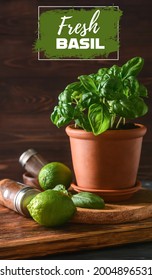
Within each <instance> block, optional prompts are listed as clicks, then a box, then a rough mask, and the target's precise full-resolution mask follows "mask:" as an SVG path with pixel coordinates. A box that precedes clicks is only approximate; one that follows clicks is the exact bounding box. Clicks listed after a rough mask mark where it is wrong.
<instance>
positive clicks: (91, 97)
mask: <svg viewBox="0 0 152 280" xmlns="http://www.w3.org/2000/svg"><path fill="white" fill-rule="evenodd" d="M80 102H81V106H82V108H89V106H90V105H91V104H93V103H96V102H99V96H98V95H97V94H95V93H93V92H86V93H82V95H81V100H80Z"/></svg>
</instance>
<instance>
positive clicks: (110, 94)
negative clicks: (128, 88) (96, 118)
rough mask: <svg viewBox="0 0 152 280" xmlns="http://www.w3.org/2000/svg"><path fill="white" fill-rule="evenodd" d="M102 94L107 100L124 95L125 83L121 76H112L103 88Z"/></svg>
mask: <svg viewBox="0 0 152 280" xmlns="http://www.w3.org/2000/svg"><path fill="white" fill-rule="evenodd" d="M100 92H101V96H103V97H105V98H106V99H107V100H116V99H119V98H120V97H121V96H122V95H123V84H122V82H121V80H120V78H116V77H112V78H109V79H107V80H106V81H105V82H104V83H103V85H102V87H101V89H100Z"/></svg>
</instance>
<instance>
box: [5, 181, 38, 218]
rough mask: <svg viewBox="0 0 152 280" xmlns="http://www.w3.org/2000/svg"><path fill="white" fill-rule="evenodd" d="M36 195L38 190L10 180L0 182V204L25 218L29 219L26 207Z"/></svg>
mask: <svg viewBox="0 0 152 280" xmlns="http://www.w3.org/2000/svg"><path fill="white" fill-rule="evenodd" d="M38 193H40V191H39V190H38V189H34V188H32V187H30V186H27V185H25V184H22V183H19V182H16V181H13V180H10V179H4V180H1V181H0V204H1V205H3V206H5V207H7V208H9V209H12V210H14V211H16V212H18V213H19V214H22V215H23V216H26V217H30V214H29V212H28V209H27V205H28V204H29V202H30V201H31V199H32V198H34V196H35V195H37V194H38Z"/></svg>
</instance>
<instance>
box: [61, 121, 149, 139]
mask: <svg viewBox="0 0 152 280" xmlns="http://www.w3.org/2000/svg"><path fill="white" fill-rule="evenodd" d="M134 124H135V125H136V126H138V128H135V129H126V130H125V129H115V130H114V129H108V130H106V131H105V132H103V133H101V134H99V135H97V136H95V135H94V134H93V133H92V132H87V131H85V130H83V129H81V128H75V127H74V125H68V126H67V127H66V129H65V131H66V133H67V135H68V136H69V137H71V138H77V139H84V140H86V139H88V140H97V139H99V138H108V139H132V138H139V137H143V136H144V135H145V134H146V131H147V128H146V126H145V125H143V124H139V123H134Z"/></svg>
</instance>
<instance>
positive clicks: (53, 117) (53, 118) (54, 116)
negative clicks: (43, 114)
mask: <svg viewBox="0 0 152 280" xmlns="http://www.w3.org/2000/svg"><path fill="white" fill-rule="evenodd" d="M59 118H60V115H59V110H58V106H55V107H54V110H53V112H52V114H51V116H50V119H51V121H52V122H53V123H54V124H55V125H56V124H57V122H58V120H59Z"/></svg>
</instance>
